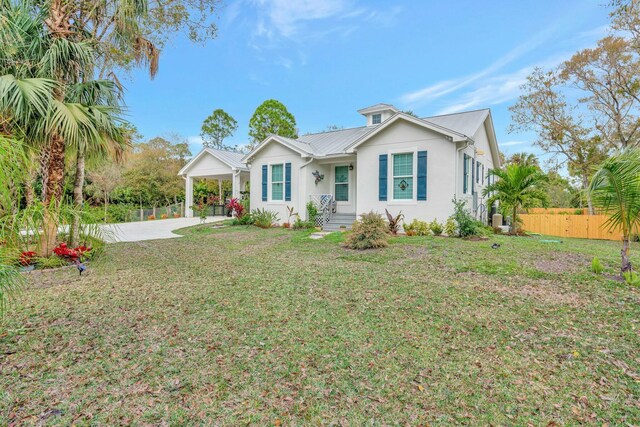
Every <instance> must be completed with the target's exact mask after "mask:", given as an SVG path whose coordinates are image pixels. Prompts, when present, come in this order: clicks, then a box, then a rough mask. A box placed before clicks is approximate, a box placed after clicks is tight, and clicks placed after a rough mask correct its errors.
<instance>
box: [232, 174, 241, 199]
mask: <svg viewBox="0 0 640 427" xmlns="http://www.w3.org/2000/svg"><path fill="white" fill-rule="evenodd" d="M231 197H234V198H236V199H239V198H240V171H234V172H233V175H232V176H231Z"/></svg>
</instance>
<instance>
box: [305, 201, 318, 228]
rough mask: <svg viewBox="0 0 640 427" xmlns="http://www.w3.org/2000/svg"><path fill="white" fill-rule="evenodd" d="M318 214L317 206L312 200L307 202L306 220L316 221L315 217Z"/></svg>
mask: <svg viewBox="0 0 640 427" xmlns="http://www.w3.org/2000/svg"><path fill="white" fill-rule="evenodd" d="M317 216H318V207H317V206H316V204H315V203H313V202H312V201H309V203H307V221H311V222H313V223H314V224H315V223H316V217H317Z"/></svg>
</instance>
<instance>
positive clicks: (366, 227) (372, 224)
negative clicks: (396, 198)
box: [346, 212, 388, 249]
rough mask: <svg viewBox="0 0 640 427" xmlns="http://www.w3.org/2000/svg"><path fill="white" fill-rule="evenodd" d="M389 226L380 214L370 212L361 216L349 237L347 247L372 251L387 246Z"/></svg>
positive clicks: (354, 224)
mask: <svg viewBox="0 0 640 427" xmlns="http://www.w3.org/2000/svg"><path fill="white" fill-rule="evenodd" d="M387 229H388V227H387V224H386V223H385V221H384V219H382V216H381V215H380V214H377V213H375V212H369V213H366V214H362V215H360V220H358V221H356V222H354V223H353V226H352V227H351V233H349V234H348V235H347V240H346V245H347V247H349V248H351V249H372V248H383V247H385V246H387V244H388V242H387V239H388V234H387Z"/></svg>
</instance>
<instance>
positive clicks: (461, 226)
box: [451, 197, 485, 238]
mask: <svg viewBox="0 0 640 427" xmlns="http://www.w3.org/2000/svg"><path fill="white" fill-rule="evenodd" d="M452 201H453V215H451V219H453V220H454V221H455V222H456V224H457V226H458V227H457V229H458V230H457V231H458V237H463V238H464V237H474V236H484V235H485V231H484V224H482V223H481V222H480V221H478V220H476V219H474V218H473V217H472V216H471V214H470V213H469V211H467V208H466V206H465V205H466V203H465V202H464V201H463V200H457V199H456V198H455V197H454V198H453V200H452Z"/></svg>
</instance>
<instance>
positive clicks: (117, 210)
mask: <svg viewBox="0 0 640 427" xmlns="http://www.w3.org/2000/svg"><path fill="white" fill-rule="evenodd" d="M133 209H135V206H134V205H130V204H116V203H113V204H110V205H109V206H108V207H107V222H127V221H129V218H130V216H131V211H132V210H133Z"/></svg>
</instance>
